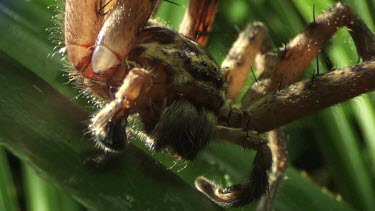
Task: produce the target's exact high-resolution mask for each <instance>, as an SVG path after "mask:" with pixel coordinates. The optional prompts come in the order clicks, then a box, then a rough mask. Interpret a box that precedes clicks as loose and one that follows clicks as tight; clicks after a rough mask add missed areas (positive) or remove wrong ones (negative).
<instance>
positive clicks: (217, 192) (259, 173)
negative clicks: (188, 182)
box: [195, 144, 272, 207]
mask: <svg viewBox="0 0 375 211" xmlns="http://www.w3.org/2000/svg"><path fill="white" fill-rule="evenodd" d="M271 167H272V153H271V149H270V148H269V146H268V145H267V144H264V145H263V146H261V147H260V148H259V149H258V152H257V154H256V156H255V159H254V162H253V171H252V172H251V175H250V178H249V180H248V181H247V182H246V183H244V184H238V185H234V186H231V187H227V188H222V187H220V186H218V185H216V184H214V183H212V182H210V181H209V180H207V179H206V178H204V177H198V178H197V179H196V180H195V186H196V187H197V188H198V190H200V191H201V192H202V193H204V194H205V195H206V196H208V197H209V198H210V199H211V200H212V201H214V202H215V203H217V204H218V205H220V206H222V207H240V206H243V205H246V204H248V203H250V202H252V201H256V200H259V199H260V198H261V197H262V196H263V195H264V194H266V193H267V192H268V189H269V181H268V171H269V170H270V169H271Z"/></svg>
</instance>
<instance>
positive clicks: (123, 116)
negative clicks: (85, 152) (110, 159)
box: [89, 68, 152, 151]
mask: <svg viewBox="0 0 375 211" xmlns="http://www.w3.org/2000/svg"><path fill="white" fill-rule="evenodd" d="M151 84H152V80H151V76H150V74H149V72H148V71H146V70H145V69H143V68H133V69H131V70H130V72H129V73H128V75H127V76H126V77H125V79H124V82H123V84H122V85H121V86H120V88H119V90H118V91H117V93H116V95H115V99H114V100H112V101H111V102H110V103H108V104H107V105H106V106H105V107H104V108H103V109H102V110H100V111H99V113H98V114H96V115H95V116H94V117H93V118H92V120H91V124H90V126H89V129H90V131H91V133H92V137H93V139H94V141H95V142H96V143H97V144H98V145H99V146H101V147H102V148H104V149H105V150H108V151H118V150H121V149H123V148H124V146H125V144H126V141H127V138H126V133H125V127H126V122H127V117H128V114H129V111H130V109H131V107H132V105H133V103H134V102H135V101H136V100H137V99H138V98H139V96H140V95H142V94H143V93H145V92H148V91H149V90H150V89H151Z"/></svg>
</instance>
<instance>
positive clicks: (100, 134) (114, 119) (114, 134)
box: [89, 99, 128, 152]
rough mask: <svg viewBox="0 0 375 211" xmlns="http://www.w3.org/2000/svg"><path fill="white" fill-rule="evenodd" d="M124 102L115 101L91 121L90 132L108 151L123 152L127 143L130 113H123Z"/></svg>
mask: <svg viewBox="0 0 375 211" xmlns="http://www.w3.org/2000/svg"><path fill="white" fill-rule="evenodd" d="M122 105H123V103H122V100H120V99H118V100H113V101H112V102H111V103H109V104H107V105H106V106H105V107H104V108H103V109H102V110H101V111H100V112H99V113H98V114H96V115H95V116H94V117H93V118H92V119H91V124H90V126H89V130H90V132H91V134H92V138H93V139H94V141H95V143H97V145H98V146H99V147H101V148H103V149H104V150H106V151H111V152H114V151H121V150H123V149H124V148H125V145H126V142H127V136H126V130H125V127H126V124H127V116H128V113H126V112H124V111H123V107H122Z"/></svg>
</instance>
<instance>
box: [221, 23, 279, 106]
mask: <svg viewBox="0 0 375 211" xmlns="http://www.w3.org/2000/svg"><path fill="white" fill-rule="evenodd" d="M271 49H272V41H271V38H270V36H269V34H268V29H267V28H266V26H264V24H262V23H260V22H255V23H253V24H250V25H249V26H248V27H247V28H246V29H245V30H244V31H243V32H241V33H240V34H239V37H238V38H237V40H236V41H235V43H234V44H233V46H232V48H231V49H230V51H229V53H228V55H227V56H226V58H225V59H224V61H223V62H222V63H221V68H222V70H223V71H224V74H225V78H226V81H227V85H228V87H227V91H226V98H227V99H230V100H233V99H235V98H237V97H238V96H239V94H240V93H241V90H242V88H243V86H244V85H245V83H246V81H247V78H248V75H249V72H250V70H251V68H252V66H253V64H254V61H255V62H256V65H257V70H258V73H261V72H263V70H264V69H265V68H264V67H265V65H266V64H265V62H264V60H265V59H264V58H265V57H266V55H265V53H267V52H268V51H270V50H271Z"/></svg>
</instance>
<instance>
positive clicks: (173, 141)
mask: <svg viewBox="0 0 375 211" xmlns="http://www.w3.org/2000/svg"><path fill="white" fill-rule="evenodd" d="M215 126H216V117H215V115H214V113H213V112H212V111H210V110H208V109H206V108H204V107H197V106H195V105H193V104H192V103H190V102H189V101H187V100H186V99H183V98H180V99H176V100H174V101H173V102H171V103H170V104H169V105H168V106H167V107H166V108H165V109H164V110H163V112H162V113H161V116H160V120H159V122H158V123H157V124H156V126H155V128H154V129H153V131H152V132H151V137H152V138H153V140H154V143H153V145H152V146H151V147H152V149H154V150H161V149H164V148H170V149H172V151H173V152H174V153H176V154H177V155H178V156H179V157H181V158H183V159H185V160H193V159H194V158H195V157H196V156H197V154H198V153H199V151H200V150H201V149H202V148H204V147H205V146H206V145H207V143H208V142H209V140H210V139H211V138H212V136H213V133H214V130H215Z"/></svg>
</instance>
